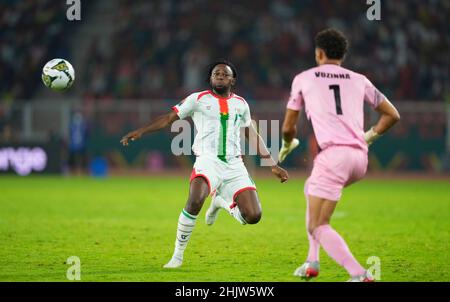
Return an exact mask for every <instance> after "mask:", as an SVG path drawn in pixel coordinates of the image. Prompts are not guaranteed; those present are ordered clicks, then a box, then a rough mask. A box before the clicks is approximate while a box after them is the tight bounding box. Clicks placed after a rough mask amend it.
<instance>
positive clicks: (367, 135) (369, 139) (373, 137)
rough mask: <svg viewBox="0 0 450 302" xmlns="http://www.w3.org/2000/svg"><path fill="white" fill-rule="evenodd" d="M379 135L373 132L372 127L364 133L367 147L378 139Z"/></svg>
mask: <svg viewBox="0 0 450 302" xmlns="http://www.w3.org/2000/svg"><path fill="white" fill-rule="evenodd" d="M380 136H381V134H378V133H376V132H375V130H373V127H372V128H370V129H369V131H367V132H366V133H364V140H365V141H366V143H367V145H369V146H370V145H371V144H372V143H373V142H374V141H376V140H377V139H379V138H380Z"/></svg>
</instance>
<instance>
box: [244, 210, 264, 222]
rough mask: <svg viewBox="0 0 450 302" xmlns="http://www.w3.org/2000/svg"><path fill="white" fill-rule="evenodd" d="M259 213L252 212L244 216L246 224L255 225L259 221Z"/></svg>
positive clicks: (260, 214)
mask: <svg viewBox="0 0 450 302" xmlns="http://www.w3.org/2000/svg"><path fill="white" fill-rule="evenodd" d="M261 216H262V213H261V211H252V212H249V213H246V214H244V219H245V221H246V222H247V223H248V224H256V223H258V222H259V221H260V220H261Z"/></svg>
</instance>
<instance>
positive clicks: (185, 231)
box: [172, 209, 197, 261]
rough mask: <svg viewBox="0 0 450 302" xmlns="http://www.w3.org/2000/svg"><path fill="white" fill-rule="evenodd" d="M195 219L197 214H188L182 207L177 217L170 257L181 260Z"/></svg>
mask: <svg viewBox="0 0 450 302" xmlns="http://www.w3.org/2000/svg"><path fill="white" fill-rule="evenodd" d="M196 219H197V215H192V214H189V213H188V212H186V211H185V210H184V209H183V210H182V211H181V213H180V217H179V218H178V229H177V239H176V240H175V251H174V253H173V256H172V258H176V259H178V260H180V261H183V254H184V250H185V249H186V246H187V244H188V241H189V238H190V237H191V234H192V231H193V230H194V226H195V221H196Z"/></svg>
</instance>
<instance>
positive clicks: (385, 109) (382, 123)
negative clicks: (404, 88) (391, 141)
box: [364, 100, 400, 145]
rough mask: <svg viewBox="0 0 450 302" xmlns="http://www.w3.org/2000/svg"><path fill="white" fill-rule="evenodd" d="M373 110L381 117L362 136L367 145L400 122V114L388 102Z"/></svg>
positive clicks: (385, 101) (383, 102)
mask: <svg viewBox="0 0 450 302" xmlns="http://www.w3.org/2000/svg"><path fill="white" fill-rule="evenodd" d="M375 110H376V111H377V112H379V113H380V114H381V116H380V119H379V120H378V122H377V123H376V125H375V126H373V127H372V128H370V129H369V131H367V132H366V133H365V134H364V140H365V141H366V142H367V144H368V145H370V144H372V143H373V142H374V141H375V140H377V139H378V138H379V137H380V136H381V135H382V134H384V133H385V132H386V131H388V130H389V129H390V128H391V127H392V126H394V124H395V123H397V122H398V121H399V120H400V114H399V113H398V111H397V109H396V108H395V107H394V105H392V103H391V102H389V101H388V100H384V101H382V102H381V103H380V105H378V107H377V108H376V109H375Z"/></svg>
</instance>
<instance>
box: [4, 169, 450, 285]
mask: <svg viewBox="0 0 450 302" xmlns="http://www.w3.org/2000/svg"><path fill="white" fill-rule="evenodd" d="M303 182H304V179H290V181H289V182H288V183H286V184H280V183H278V182H277V181H276V180H275V179H265V178H264V179H256V184H257V186H258V191H259V196H260V199H261V201H262V205H263V218H262V220H261V221H260V223H258V224H257V225H251V226H248V225H247V226H241V225H240V224H238V223H237V222H236V221H235V220H234V219H233V218H232V217H231V216H229V215H228V214H227V213H226V212H224V211H221V213H220V214H219V217H218V219H217V221H216V223H215V224H214V225H213V226H211V227H209V226H206V225H205V223H204V214H205V211H206V209H207V207H208V206H209V202H210V199H209V198H208V199H207V201H206V202H205V206H204V207H203V209H202V211H201V213H200V216H199V219H198V221H197V225H196V228H195V230H194V232H193V234H192V237H191V240H190V242H189V245H188V247H187V250H186V253H185V259H184V264H183V267H182V268H181V269H176V270H166V269H163V268H162V265H163V264H165V263H166V262H167V261H168V260H169V258H170V256H171V254H172V251H173V245H174V240H175V233H176V225H177V219H178V215H179V214H180V211H181V209H182V208H183V207H184V204H185V200H186V197H187V193H188V179H187V178H182V177H148V178H125V177H123V178H108V179H103V180H98V179H90V178H62V177H61V178H59V177H30V178H19V177H13V176H9V177H6V176H3V177H0V188H1V189H0V192H1V193H0V242H1V243H0V245H1V248H0V281H67V278H66V271H67V269H68V268H69V265H68V264H66V260H67V258H68V257H69V256H78V257H79V258H80V260H81V281H293V282H302V281H300V279H298V278H296V277H294V276H292V273H293V271H294V270H295V269H296V268H297V266H298V265H300V264H301V263H302V262H303V260H304V259H305V257H306V253H307V248H308V244H307V243H308V242H307V238H306V233H305V219H304V216H305V215H304V213H305V201H304V197H303ZM332 225H333V226H334V228H335V229H336V230H337V231H338V232H340V233H341V235H342V236H343V237H344V239H345V240H346V241H347V243H348V244H349V246H350V248H351V250H352V252H353V254H354V255H355V257H356V258H357V259H358V260H359V261H360V262H361V263H362V264H364V266H366V267H367V266H368V265H366V261H367V258H368V257H370V256H377V257H379V258H380V260H381V281H449V280H450V264H449V263H450V244H449V242H450V183H449V181H448V180H395V179H393V180H373V179H366V180H363V181H361V182H360V183H357V184H355V185H353V186H351V187H350V188H347V189H346V190H344V195H343V199H342V200H341V201H340V202H339V205H338V207H337V210H336V212H335V217H334V218H333V220H332ZM320 257H321V274H320V277H319V278H318V280H317V281H345V280H347V279H348V275H347V274H346V272H345V271H344V269H342V268H341V267H339V266H338V265H337V264H336V263H334V261H333V260H332V259H331V258H329V257H328V256H327V255H326V253H325V252H324V251H323V250H322V251H321V255H320Z"/></svg>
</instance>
